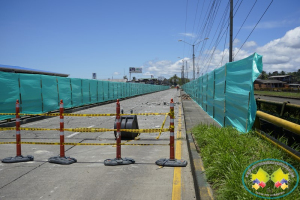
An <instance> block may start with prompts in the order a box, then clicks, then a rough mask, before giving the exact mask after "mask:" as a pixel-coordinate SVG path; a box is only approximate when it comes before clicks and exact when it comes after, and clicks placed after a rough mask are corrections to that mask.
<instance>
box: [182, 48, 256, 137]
mask: <svg viewBox="0 0 300 200" xmlns="http://www.w3.org/2000/svg"><path fill="white" fill-rule="evenodd" d="M261 72H262V56H260V55H258V54H257V53H254V54H253V55H251V56H249V57H247V58H245V59H242V60H239V61H235V62H231V63H226V65H224V66H222V67H220V68H218V69H215V70H214V71H212V72H210V73H208V74H205V75H203V76H201V77H199V78H198V79H196V80H193V81H191V82H189V83H187V84H185V85H183V89H184V91H186V93H188V94H189V95H190V96H191V97H192V98H193V99H194V101H196V102H197V103H198V104H199V105H200V106H201V107H202V108H203V110H205V111H206V112H207V113H208V114H209V115H210V116H211V117H212V118H214V119H215V120H216V121H217V122H218V123H219V124H220V125H221V126H233V127H236V128H237V129H238V130H239V131H241V132H244V133H245V132H248V131H249V130H250V129H251V128H252V125H253V123H254V120H255V116H256V102H255V98H254V91H253V89H254V88H253V82H254V81H255V79H256V78H257V77H258V76H259V74H260V73H261Z"/></svg>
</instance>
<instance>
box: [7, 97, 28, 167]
mask: <svg viewBox="0 0 300 200" xmlns="http://www.w3.org/2000/svg"><path fill="white" fill-rule="evenodd" d="M19 112H20V103H19V100H17V101H16V149H17V155H16V156H15V157H7V158H4V159H3V160H2V162H3V163H16V162H27V161H33V160H34V157H33V156H31V155H27V156H22V153H21V143H20V142H21V131H20V115H19Z"/></svg>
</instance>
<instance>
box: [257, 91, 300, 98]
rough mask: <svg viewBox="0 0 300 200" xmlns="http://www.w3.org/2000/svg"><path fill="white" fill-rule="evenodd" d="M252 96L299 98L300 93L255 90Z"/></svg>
mask: <svg viewBox="0 0 300 200" xmlns="http://www.w3.org/2000/svg"><path fill="white" fill-rule="evenodd" d="M254 94H258V95H271V96H279V97H294V98H300V92H297V93H296V92H275V91H257V90H255V91H254Z"/></svg>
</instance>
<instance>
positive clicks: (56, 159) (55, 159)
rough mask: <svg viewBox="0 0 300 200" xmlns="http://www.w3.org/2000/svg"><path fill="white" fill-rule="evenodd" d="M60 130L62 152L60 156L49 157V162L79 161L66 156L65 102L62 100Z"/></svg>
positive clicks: (69, 162) (66, 163)
mask: <svg viewBox="0 0 300 200" xmlns="http://www.w3.org/2000/svg"><path fill="white" fill-rule="evenodd" d="M59 120H60V121H59V132H60V135H59V137H60V154H59V156H55V157H51V158H49V159H48V161H49V163H55V164H62V165H69V164H72V163H75V162H77V160H76V159H75V158H70V157H66V156H65V145H64V143H65V133H64V128H65V125H64V102H63V100H60V105H59Z"/></svg>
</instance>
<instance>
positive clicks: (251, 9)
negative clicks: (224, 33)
mask: <svg viewBox="0 0 300 200" xmlns="http://www.w3.org/2000/svg"><path fill="white" fill-rule="evenodd" d="M256 2H257V0H255V2H254V4H253V6H252V8H251V10H250V11H249V12H248V15H247V17H246V18H245V20H244V22H243V23H242V25H241V27H240V28H239V30H238V32H237V33H236V35H235V37H234V39H233V41H234V40H235V38H236V37H237V35H238V34H239V32H240V30H241V29H242V27H243V26H244V24H245V22H246V20H247V19H248V17H249V15H250V13H251V12H252V10H253V8H254V6H255V4H256Z"/></svg>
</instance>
